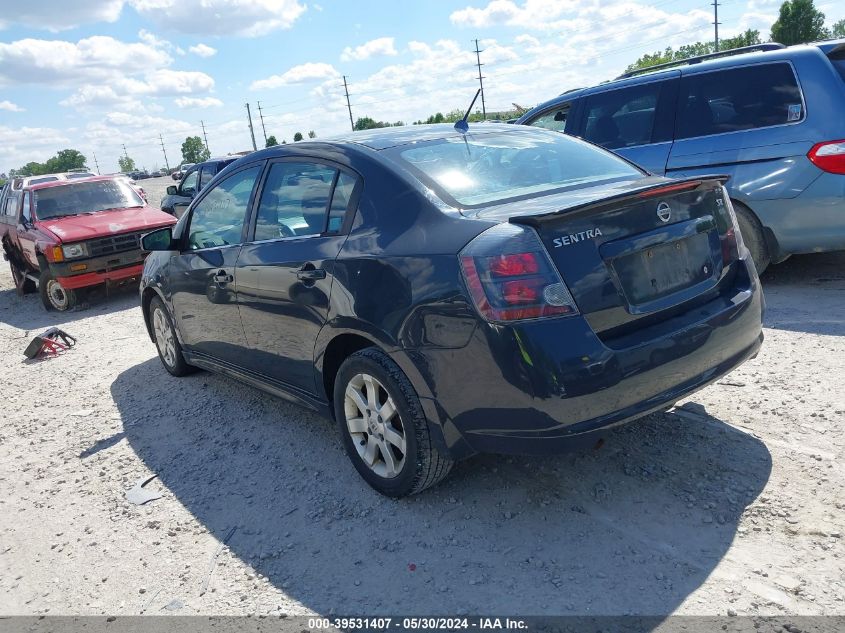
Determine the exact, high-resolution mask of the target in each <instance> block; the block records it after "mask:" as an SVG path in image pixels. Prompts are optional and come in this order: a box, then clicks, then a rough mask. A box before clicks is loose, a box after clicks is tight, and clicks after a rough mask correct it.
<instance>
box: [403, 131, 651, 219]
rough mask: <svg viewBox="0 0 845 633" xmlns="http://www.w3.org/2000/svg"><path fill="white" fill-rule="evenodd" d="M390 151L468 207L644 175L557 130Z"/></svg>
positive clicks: (458, 139)
mask: <svg viewBox="0 0 845 633" xmlns="http://www.w3.org/2000/svg"><path fill="white" fill-rule="evenodd" d="M388 151H389V153H390V154H391V155H392V156H393V157H394V158H398V159H399V161H400V162H402V163H404V164H405V165H406V166H409V167H411V171H413V172H414V173H415V174H416V175H417V176H418V177H420V180H422V181H423V182H425V183H426V184H434V185H435V186H434V189H435V190H438V189H439V190H440V191H441V192H443V193H445V194H447V196H448V197H450V198H451V199H452V200H454V201H455V202H457V203H458V205H460V206H465V207H466V206H478V205H483V204H490V203H493V202H500V201H503V200H507V199H510V198H518V197H522V196H531V195H542V194H544V193H550V192H552V191H555V190H557V189H561V188H563V187H568V186H573V185H579V184H585V183H594V182H599V181H606V180H609V179H617V178H640V177H642V173H641V172H639V171H638V170H637V169H636V168H634V167H632V166H631V165H629V164H628V163H626V162H625V161H623V160H622V159H620V158H618V157H617V156H614V155H613V154H611V153H610V152H607V151H605V150H602V149H600V148H597V147H594V146H592V145H590V144H588V143H585V142H583V141H581V140H579V139H576V138H573V137H571V136H566V135H564V134H560V133H559V132H555V133H551V132H549V133H546V132H541V133H532V134H526V133H522V132H521V131H518V130H514V131H513V132H507V133H505V132H499V133H495V134H475V135H473V134H467V135H466V137H465V138H464V137H450V138H445V139H438V140H436V141H429V142H427V143H419V144H414V145H403V146H400V147H398V148H395V149H394V150H388ZM447 202H449V200H447Z"/></svg>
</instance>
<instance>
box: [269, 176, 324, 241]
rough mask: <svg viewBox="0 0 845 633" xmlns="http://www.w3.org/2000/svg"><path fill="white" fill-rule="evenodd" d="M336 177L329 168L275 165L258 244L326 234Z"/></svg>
mask: <svg viewBox="0 0 845 633" xmlns="http://www.w3.org/2000/svg"><path fill="white" fill-rule="evenodd" d="M336 174H337V170H336V169H334V168H333V167H329V166H327V165H318V164H315V163H304V162H279V163H273V164H272V165H271V166H270V172H269V173H268V174H267V179H266V181H265V183H264V190H263V191H262V193H261V200H260V202H259V205H258V214H257V217H256V224H255V239H256V241H261V240H270V239H278V238H280V237H300V236H307V235H308V236H310V235H319V234H322V233H324V232H325V231H326V217H327V211H328V206H329V196H331V193H332V184H333V183H334V179H335V175H336Z"/></svg>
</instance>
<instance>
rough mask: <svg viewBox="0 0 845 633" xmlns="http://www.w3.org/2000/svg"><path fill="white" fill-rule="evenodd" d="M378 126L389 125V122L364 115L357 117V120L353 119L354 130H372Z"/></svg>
mask: <svg viewBox="0 0 845 633" xmlns="http://www.w3.org/2000/svg"><path fill="white" fill-rule="evenodd" d="M380 127H390V123H385V122H384V121H376V120H375V119H373V118H371V117H368V116H364V117H359V118H358V120H357V121H355V130H356V131H357V130H374V129H376V128H380Z"/></svg>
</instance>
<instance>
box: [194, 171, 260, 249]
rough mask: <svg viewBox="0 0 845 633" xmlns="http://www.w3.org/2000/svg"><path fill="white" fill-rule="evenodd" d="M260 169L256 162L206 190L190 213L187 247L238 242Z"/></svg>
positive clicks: (214, 245) (224, 244)
mask: <svg viewBox="0 0 845 633" xmlns="http://www.w3.org/2000/svg"><path fill="white" fill-rule="evenodd" d="M195 173H196V172H195ZM259 173H261V167H260V166H259V165H256V166H255V167H250V168H249V169H244V170H243V171H239V172H237V173H234V174H232V175H231V176H229V177H228V178H226V179H225V180H223V181H222V182H220V183H218V184H217V185H216V186H215V187H213V188H212V189H211V190H210V191H208V193H207V194H206V195H205V197H204V198H203V199H202V200H200V201H199V203H198V204H197V206H196V207H194V210H193V211H192V213H191V219H190V226H189V228H188V250H196V249H199V248H213V247H219V246H227V245H229V244H240V242H241V234H242V231H243V226H244V223H245V222H246V218H247V210H248V209H249V199H250V196H251V195H252V189H253V187H254V186H255V181H256V180H257V179H258V174H259Z"/></svg>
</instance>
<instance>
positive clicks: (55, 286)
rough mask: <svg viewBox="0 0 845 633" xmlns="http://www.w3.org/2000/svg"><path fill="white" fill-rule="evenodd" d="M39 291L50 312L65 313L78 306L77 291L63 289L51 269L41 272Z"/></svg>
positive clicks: (42, 301)
mask: <svg viewBox="0 0 845 633" xmlns="http://www.w3.org/2000/svg"><path fill="white" fill-rule="evenodd" d="M38 291H39V293H40V294H41V303H43V304H44V307H45V308H46V309H48V310H58V311H59V312H65V311H66V310H70V309H72V308H73V307H74V306H76V299H77V295H76V291H75V290H69V289H67V288H62V286H61V284H60V283H59V282H58V281H56V278H55V277H53V273H51V272H50V269H49V268H45V269H44V270H42V271H41V275H40V277H39V278H38Z"/></svg>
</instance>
